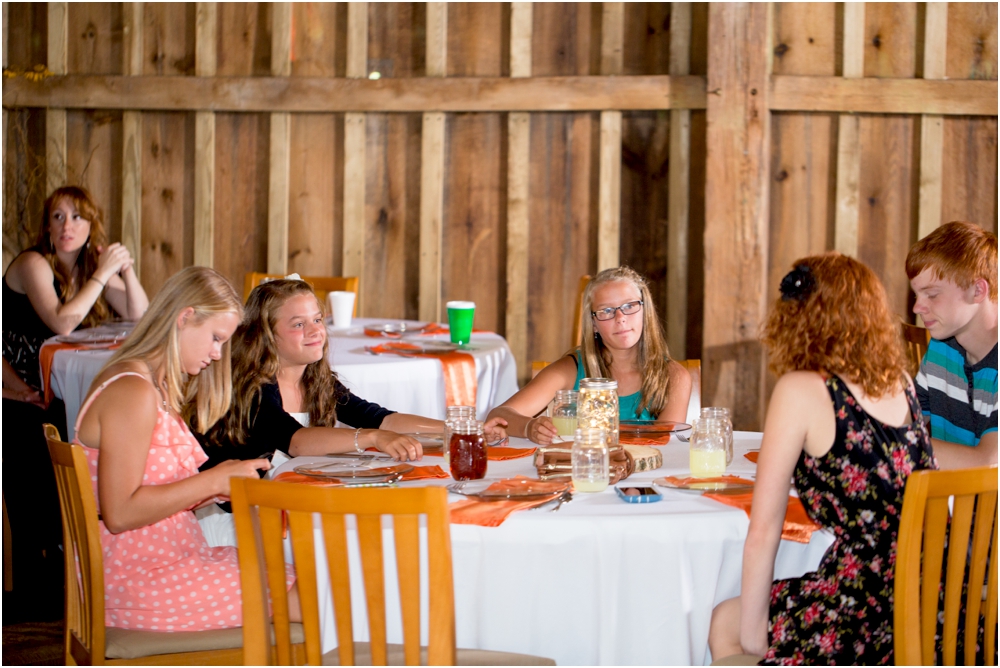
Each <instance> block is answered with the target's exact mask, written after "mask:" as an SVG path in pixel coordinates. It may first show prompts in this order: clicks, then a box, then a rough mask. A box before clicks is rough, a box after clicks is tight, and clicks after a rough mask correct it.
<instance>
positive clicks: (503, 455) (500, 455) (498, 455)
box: [365, 445, 535, 477]
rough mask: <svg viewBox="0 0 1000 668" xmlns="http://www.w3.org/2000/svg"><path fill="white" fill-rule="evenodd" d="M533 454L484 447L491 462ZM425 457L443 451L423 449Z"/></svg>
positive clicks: (528, 450) (436, 448) (514, 449)
mask: <svg viewBox="0 0 1000 668" xmlns="http://www.w3.org/2000/svg"><path fill="white" fill-rule="evenodd" d="M365 452H379V450H378V448H368V449H367V450H365ZM533 454H535V448H491V447H489V446H487V447H486V459H488V460H489V461H491V462H503V461H506V460H508V459H520V458H521V457H529V456H531V455H533ZM424 455H425V456H427V457H444V449H443V448H442V447H441V446H439V445H434V446H430V447H428V448H425V449H424ZM445 477H447V476H445Z"/></svg>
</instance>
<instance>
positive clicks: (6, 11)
mask: <svg viewBox="0 0 1000 668" xmlns="http://www.w3.org/2000/svg"><path fill="white" fill-rule="evenodd" d="M0 6H2V11H3V18H2V21H3V28H2V30H3V47H2V48H3V69H4V70H6V69H7V67H8V63H9V57H8V51H9V50H10V49H9V48H8V45H9V42H8V41H7V35H8V34H9V32H10V31H9V30H8V27H9V26H10V8H9V7H8V5H7V3H6V2H4V3H2V5H0ZM0 133H2V134H0V163H2V164H3V165H4V166H6V164H7V108H6V107H4V109H3V125H2V126H0ZM0 189H2V191H3V192H4V194H6V193H7V179H3V183H2V184H0ZM12 227H14V226H13V225H10V224H8V219H7V207H4V211H3V268H2V269H3V273H5V274H6V273H7V267H8V266H9V265H10V263H11V262H12V261H13V260H14V258H15V257H17V253H18V252H19V251H20V248H15V247H14V246H15V245H17V246H19V245H20V244H17V239H16V237H15V236H14V235H13V234H9V232H10V231H11V230H10V228H12ZM8 241H10V242H13V243H8ZM8 554H9V552H8Z"/></svg>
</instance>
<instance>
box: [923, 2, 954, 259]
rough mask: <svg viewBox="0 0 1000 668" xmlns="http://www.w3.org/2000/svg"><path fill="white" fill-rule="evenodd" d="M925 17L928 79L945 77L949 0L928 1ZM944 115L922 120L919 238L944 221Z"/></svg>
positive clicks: (925, 73) (925, 116) (925, 58)
mask: <svg viewBox="0 0 1000 668" xmlns="http://www.w3.org/2000/svg"><path fill="white" fill-rule="evenodd" d="M925 7H926V16H925V17H924V30H925V34H924V79H925V80H930V79H944V78H945V76H946V66H947V62H948V58H947V56H948V50H947V49H948V3H947V2H928V3H927V4H926V5H925ZM943 164H944V117H943V116H941V115H939V114H925V115H924V116H923V117H922V118H921V119H920V187H919V188H920V192H919V199H918V209H917V238H918V239H922V238H924V237H925V236H927V235H928V234H930V233H931V232H933V231H934V230H935V229H936V228H937V226H938V225H940V224H941V199H942V183H943V180H942V177H943V174H942V166H943Z"/></svg>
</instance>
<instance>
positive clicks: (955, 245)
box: [906, 222, 997, 468]
mask: <svg viewBox="0 0 1000 668" xmlns="http://www.w3.org/2000/svg"><path fill="white" fill-rule="evenodd" d="M906 275H907V276H908V277H909V279H910V287H912V288H913V292H914V293H915V294H916V298H917V299H916V303H915V304H914V306H913V312H914V313H916V314H917V315H919V316H920V317H921V319H922V320H923V322H924V326H925V327H927V329H928V330H929V331H930V334H931V337H932V338H931V343H930V346H929V347H928V349H927V354H926V355H925V356H924V359H923V361H922V362H921V364H920V373H918V374H917V378H916V386H917V396H918V398H919V399H920V407H921V409H922V410H923V413H924V417H925V418H927V419H929V421H930V427H931V437H932V443H933V446H934V454H935V456H936V457H937V459H938V463H939V465H940V466H941V468H965V467H970V466H986V465H991V464H992V465H996V463H997V237H996V235H994V234H992V233H990V232H986V231H985V230H983V229H982V228H981V227H979V226H977V225H973V224H972V223H964V222H952V223H948V224H946V225H942V226H941V227H939V228H937V229H936V230H934V231H933V232H931V233H930V234H928V235H927V236H926V237H924V238H923V239H921V240H920V241H918V242H917V243H916V244H914V246H913V247H912V248H911V249H910V252H909V254H908V255H907V256H906Z"/></svg>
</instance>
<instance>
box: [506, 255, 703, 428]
mask: <svg viewBox="0 0 1000 668" xmlns="http://www.w3.org/2000/svg"><path fill="white" fill-rule="evenodd" d="M582 318H583V322H582V325H583V342H582V344H581V345H580V346H579V347H578V348H576V349H575V350H573V351H571V352H570V353H569V354H567V355H565V356H564V357H562V358H561V359H559V360H558V361H556V362H553V363H552V364H550V365H549V366H547V367H545V368H544V369H542V371H541V372H540V373H539V374H538V375H537V376H536V377H535V378H533V379H532V381H531V382H530V383H528V384H527V385H526V386H525V387H524V389H522V390H521V391H520V392H518V393H517V394H515V395H514V396H513V397H511V398H510V399H508V400H507V401H505V402H504V403H503V404H501V405H500V406H498V407H497V408H494V409H493V411H492V412H491V413H490V415H489V417H490V418H494V417H498V418H503V419H504V420H506V421H507V433H508V434H510V435H512V436H522V437H525V438H528V439H530V440H531V441H533V442H535V443H538V444H540V445H548V444H549V443H551V442H552V440H553V439H554V438H555V437H556V436H557V435H558V432H557V431H556V428H555V426H554V425H553V424H552V420H551V419H550V418H548V417H546V416H544V415H539V413H541V412H542V411H544V410H545V408H546V406H548V404H549V402H550V401H552V399H553V397H555V395H556V392H557V391H559V390H578V389H579V388H580V381H581V380H582V379H584V378H611V379H613V380H615V381H617V382H618V396H619V399H618V402H619V403H618V406H619V416H620V418H621V419H622V420H660V421H668V420H669V421H674V422H681V421H683V420H684V418H685V416H686V415H687V408H688V399H689V398H690V396H691V376H690V375H689V374H688V372H687V370H686V369H685V368H684V367H683V366H681V365H680V364H679V363H678V362H676V361H674V360H673V359H671V357H670V353H669V351H668V350H667V343H666V341H665V339H664V337H663V331H662V329H661V327H660V322H659V319H658V318H657V317H656V308H655V306H654V305H653V299H652V295H651V294H650V292H649V286H647V285H646V281H645V280H644V279H643V278H642V276H640V275H639V274H637V273H636V272H635V271H633V270H632V269H630V268H628V267H618V268H615V269H605V270H604V271H602V272H601V273H599V274H597V276H595V277H594V278H593V279H592V280H591V281H590V283H589V284H587V288H586V289H585V290H584V293H583V316H582ZM533 416H534V417H533Z"/></svg>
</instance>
